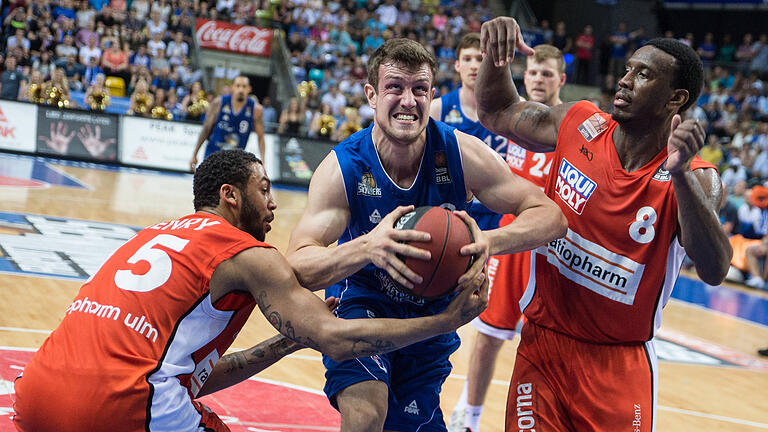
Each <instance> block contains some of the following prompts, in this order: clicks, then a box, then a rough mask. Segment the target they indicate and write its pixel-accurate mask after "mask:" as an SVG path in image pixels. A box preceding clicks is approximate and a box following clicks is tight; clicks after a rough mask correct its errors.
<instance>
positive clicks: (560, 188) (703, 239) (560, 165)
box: [475, 17, 732, 432]
mask: <svg viewBox="0 0 768 432" xmlns="http://www.w3.org/2000/svg"><path fill="white" fill-rule="evenodd" d="M481 44H482V46H481V51H482V52H483V54H484V59H483V63H482V65H481V67H480V72H479V76H478V79H477V85H476V86H475V96H476V97H477V101H478V116H479V118H480V121H481V122H482V123H483V124H484V125H485V126H486V127H487V128H488V129H489V130H491V131H493V132H495V133H498V134H500V135H504V136H507V137H509V138H511V139H514V140H515V142H516V143H517V144H519V145H521V146H523V147H525V148H526V149H528V150H532V151H535V152H552V151H554V152H555V154H554V160H553V164H552V170H551V174H550V177H549V179H548V181H547V184H546V187H545V192H546V194H547V196H549V197H550V198H552V199H553V200H554V201H555V202H556V203H557V204H558V205H559V206H560V208H561V209H562V210H563V213H564V214H565V215H566V218H567V219H568V232H567V234H566V236H565V237H564V238H560V239H557V240H554V241H552V242H550V243H549V244H548V245H545V246H542V247H539V248H537V249H535V250H534V253H533V254H532V256H531V261H532V264H531V268H532V275H531V279H530V281H529V283H528V287H527V289H526V292H525V294H524V296H523V298H522V300H521V302H520V304H521V308H522V309H523V313H524V314H525V316H526V318H527V323H526V324H525V325H524V327H523V330H522V334H521V342H520V346H519V348H518V352H517V358H516V360H515V370H514V373H513V375H512V380H511V383H510V388H509V397H508V399H507V420H506V429H507V431H521V432H522V431H533V430H537V431H564V430H577V431H583V430H591V431H618V430H625V431H633V432H648V431H653V430H655V423H656V418H655V405H656V394H657V377H658V375H657V367H656V354H655V349H654V344H653V336H654V333H655V330H656V329H657V328H658V326H659V325H660V323H661V309H662V308H663V307H664V305H665V303H666V302H667V300H668V299H669V296H670V294H671V290H672V287H673V285H674V283H675V279H676V278H677V276H678V273H679V270H680V266H681V265H682V261H683V258H684V256H685V254H688V256H689V257H690V258H691V260H693V262H694V265H695V268H696V273H697V274H698V275H699V277H701V279H702V280H703V281H704V282H706V283H708V284H711V285H717V284H719V283H720V282H722V280H723V278H724V277H725V274H726V272H727V270H728V264H729V261H730V258H731V253H732V251H731V247H730V245H729V243H728V239H727V238H726V236H725V233H724V232H723V231H722V229H721V228H720V224H719V221H718V218H717V210H718V207H719V203H720V197H721V195H722V189H721V187H722V186H721V183H720V178H719V176H718V174H717V171H716V170H715V168H714V166H712V165H710V164H708V163H706V162H704V161H702V160H701V159H699V158H698V157H696V153H697V152H698V151H699V149H700V148H701V147H702V146H703V145H704V130H703V129H702V127H701V126H700V125H699V124H698V123H697V122H696V121H695V120H682V118H681V116H682V115H683V114H684V113H685V111H686V110H687V109H688V108H689V107H690V106H692V105H693V104H694V103H695V102H696V99H697V98H698V95H699V92H700V89H701V87H702V81H703V68H702V65H701V60H699V58H698V56H697V55H696V53H695V52H694V51H693V50H692V49H691V48H690V47H688V46H686V45H684V44H682V43H680V42H678V41H676V40H673V39H653V40H651V41H649V42H648V43H647V44H646V45H645V46H643V47H641V48H639V49H638V50H637V51H635V52H634V53H633V54H632V56H631V58H630V59H629V60H628V61H627V64H626V73H625V75H624V76H623V77H622V78H621V80H619V83H618V91H617V93H616V98H615V99H614V102H613V114H612V115H610V114H606V113H604V112H601V111H600V110H599V109H598V108H597V107H596V106H594V105H593V104H592V103H590V102H587V101H581V102H575V103H566V104H561V105H556V106H553V107H547V106H545V105H543V104H540V103H536V102H525V101H521V100H520V97H519V96H518V94H517V90H516V89H515V87H514V84H513V82H512V77H511V75H510V72H509V67H508V66H507V63H508V62H510V61H511V60H512V58H513V57H514V52H515V48H517V49H518V50H519V51H520V52H521V53H523V54H526V55H530V54H532V53H533V50H532V49H531V48H530V47H528V46H527V45H525V43H524V42H523V41H522V38H521V36H520V28H519V27H518V25H517V22H515V20H514V19H512V18H507V17H501V18H497V19H494V20H492V21H489V22H486V23H484V24H483V27H482V29H481Z"/></svg>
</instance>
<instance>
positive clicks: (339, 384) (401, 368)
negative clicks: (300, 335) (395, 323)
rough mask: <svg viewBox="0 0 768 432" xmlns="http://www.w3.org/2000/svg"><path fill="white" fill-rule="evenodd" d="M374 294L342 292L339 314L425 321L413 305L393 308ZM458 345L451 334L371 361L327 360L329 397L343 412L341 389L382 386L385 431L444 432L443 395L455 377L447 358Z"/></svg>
mask: <svg viewBox="0 0 768 432" xmlns="http://www.w3.org/2000/svg"><path fill="white" fill-rule="evenodd" d="M345 291H347V290H345ZM369 291H371V293H370V294H371V295H370V296H369V297H367V298H366V297H360V296H357V297H353V298H351V299H350V298H349V297H347V296H346V295H345V294H347V293H346V292H345V293H342V296H341V297H342V298H341V302H340V304H339V307H338V309H337V310H336V314H337V315H338V316H339V317H340V318H345V319H357V318H364V319H365V318H414V317H417V316H420V315H418V314H417V313H414V311H413V308H412V307H409V306H408V305H403V304H398V303H394V302H392V301H390V300H388V299H387V298H386V297H385V296H384V295H383V294H381V293H379V292H376V291H372V290H369ZM345 297H346V298H345ZM459 344H460V340H459V337H458V335H457V334H456V332H452V333H449V334H445V335H440V336H436V337H434V338H431V339H427V340H425V341H422V342H419V343H416V344H413V345H410V346H407V347H405V348H402V349H400V350H397V351H393V352H390V353H386V354H379V355H375V356H371V357H363V358H358V359H352V360H346V361H342V362H337V361H334V360H332V359H331V358H330V357H327V356H323V363H324V364H325V368H326V373H325V378H326V384H325V388H324V390H325V393H326V394H327V395H328V399H329V400H330V401H331V404H332V405H333V406H334V407H335V408H337V409H338V406H337V405H336V394H338V393H339V392H340V391H341V390H343V389H345V388H347V387H349V386H351V385H353V384H357V383H360V382H364V381H371V380H376V381H382V382H384V383H386V384H387V386H388V387H389V410H388V412H387V417H386V420H385V422H384V429H385V430H397V431H417V430H418V431H443V432H444V431H445V430H446V426H445V422H444V421H443V413H442V411H441V410H440V390H441V388H442V385H443V382H444V381H445V379H446V378H447V377H448V375H449V374H450V373H451V362H450V361H449V360H448V357H449V356H450V355H451V354H452V353H453V352H454V351H456V349H458V347H459Z"/></svg>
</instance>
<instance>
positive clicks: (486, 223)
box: [467, 200, 502, 231]
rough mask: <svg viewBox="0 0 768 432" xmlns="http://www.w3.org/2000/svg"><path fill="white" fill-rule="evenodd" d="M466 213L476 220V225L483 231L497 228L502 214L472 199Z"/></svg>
mask: <svg viewBox="0 0 768 432" xmlns="http://www.w3.org/2000/svg"><path fill="white" fill-rule="evenodd" d="M467 213H468V214H469V215H470V216H472V219H474V220H475V222H477V226H478V227H480V229H481V230H483V231H486V230H492V229H496V228H498V227H499V222H500V221H501V216H502V215H501V214H499V213H496V212H494V211H493V210H491V209H489V208H488V207H486V206H484V205H483V204H482V203H481V202H480V201H477V200H472V202H471V203H470V204H469V208H468V209H467Z"/></svg>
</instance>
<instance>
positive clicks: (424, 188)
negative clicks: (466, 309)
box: [326, 119, 467, 311]
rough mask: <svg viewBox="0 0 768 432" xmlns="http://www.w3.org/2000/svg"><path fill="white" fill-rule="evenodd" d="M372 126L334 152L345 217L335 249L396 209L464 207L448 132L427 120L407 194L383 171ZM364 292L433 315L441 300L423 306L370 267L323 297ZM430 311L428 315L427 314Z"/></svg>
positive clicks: (453, 144) (451, 131) (461, 175)
mask: <svg viewBox="0 0 768 432" xmlns="http://www.w3.org/2000/svg"><path fill="white" fill-rule="evenodd" d="M372 130H373V125H371V126H369V127H368V128H367V129H363V130H361V131H359V132H357V133H355V134H354V135H352V136H350V137H349V138H347V139H346V140H344V141H343V142H342V143H340V144H339V145H337V146H336V147H334V149H333V151H334V152H335V153H336V159H337V160H338V162H339V167H340V168H341V173H342V176H343V178H344V189H345V190H346V195H347V202H348V204H349V209H350V213H351V217H350V220H349V225H348V226H347V229H346V230H345V231H344V234H343V235H342V236H341V238H340V239H339V244H342V243H345V242H348V241H350V240H352V239H354V238H356V237H359V236H361V235H363V234H366V233H368V232H370V231H371V230H373V228H374V227H375V226H376V224H378V223H379V221H381V218H382V217H384V216H386V215H387V214H389V213H390V212H391V211H393V210H394V209H395V208H396V207H397V206H402V205H411V204H413V205H415V206H416V207H419V206H443V207H446V208H449V209H457V210H463V209H465V208H466V206H467V202H466V200H467V193H466V189H465V186H464V171H463V169H462V166H461V155H460V152H459V145H458V141H457V139H456V135H455V132H454V129H453V128H451V127H448V126H446V125H445V124H443V123H440V122H435V121H434V120H432V119H430V120H429V125H428V126H427V139H426V145H425V149H424V155H423V156H422V160H421V165H420V167H419V172H418V174H417V176H416V180H415V181H414V183H413V185H412V186H411V187H410V188H409V189H403V188H401V187H399V186H398V185H396V184H395V183H394V182H393V181H392V180H391V179H390V177H389V175H388V174H387V173H386V171H384V167H383V166H382V165H381V161H380V160H379V155H378V153H377V151H376V147H375V146H374V144H373V140H372V138H371V131H372ZM349 286H356V287H360V286H362V287H367V289H373V290H377V291H379V292H381V293H383V294H385V295H386V297H387V298H389V299H390V300H392V301H394V302H397V303H410V304H414V305H417V306H419V307H421V306H429V309H430V310H434V311H438V310H439V309H440V306H439V305H438V304H442V305H446V304H447V301H446V299H441V300H435V301H432V302H425V301H424V300H423V299H418V298H416V297H413V296H411V295H409V294H406V293H403V292H402V291H399V290H398V289H397V288H396V287H395V283H394V282H393V281H392V280H391V279H390V277H389V276H388V275H387V273H386V271H384V270H381V269H379V268H377V267H376V266H374V265H373V264H368V265H367V266H365V267H364V268H362V269H361V270H359V271H358V272H357V273H355V274H354V275H352V276H350V277H349V278H348V280H343V281H341V282H339V283H338V284H336V285H334V286H333V287H330V288H329V289H327V290H326V295H327V296H330V295H333V296H336V297H339V296H340V294H341V291H342V287H344V288H347V287H349ZM433 307H434V309H433Z"/></svg>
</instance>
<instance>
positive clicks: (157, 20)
mask: <svg viewBox="0 0 768 432" xmlns="http://www.w3.org/2000/svg"><path fill="white" fill-rule="evenodd" d="M150 16H151V19H150V20H149V21H147V25H146V27H144V34H147V35H149V36H150V37H152V36H153V35H154V34H156V33H160V37H161V38H162V37H164V36H165V31H166V30H168V23H166V22H165V21H163V17H162V15H161V14H160V11H159V10H152V12H151V13H150ZM163 49H165V46H163Z"/></svg>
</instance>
